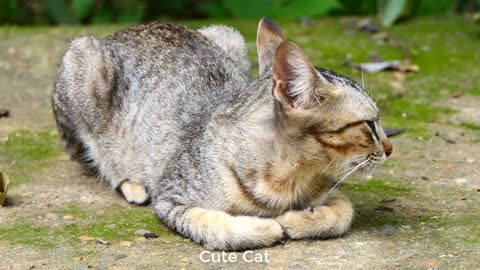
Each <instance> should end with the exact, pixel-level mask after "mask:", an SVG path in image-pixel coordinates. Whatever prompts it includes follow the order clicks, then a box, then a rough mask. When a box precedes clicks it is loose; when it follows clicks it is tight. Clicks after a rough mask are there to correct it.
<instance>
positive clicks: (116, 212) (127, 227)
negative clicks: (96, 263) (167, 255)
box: [0, 205, 176, 249]
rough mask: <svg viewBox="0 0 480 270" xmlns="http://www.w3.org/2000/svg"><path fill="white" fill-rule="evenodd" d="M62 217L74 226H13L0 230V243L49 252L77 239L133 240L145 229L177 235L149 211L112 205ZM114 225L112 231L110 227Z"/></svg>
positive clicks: (73, 210) (74, 210) (75, 209)
mask: <svg viewBox="0 0 480 270" xmlns="http://www.w3.org/2000/svg"><path fill="white" fill-rule="evenodd" d="M55 213H56V214H58V215H60V216H62V215H67V214H71V215H74V216H75V218H76V219H75V222H72V223H69V222H60V224H59V225H58V226H43V225H41V226H40V225H31V224H28V223H16V224H11V225H7V226H2V227H0V241H7V242H9V243H11V244H18V245H29V246H34V247H37V248H43V249H52V248H57V247H60V246H64V245H69V246H72V245H73V246H75V245H78V244H80V243H81V241H80V240H79V239H78V238H79V237H80V236H82V235H88V236H91V237H94V238H99V239H102V240H105V241H108V242H116V241H128V240H130V241H131V240H134V239H135V238H137V237H140V236H139V235H137V234H135V231H136V230H138V229H145V230H148V231H151V232H153V233H155V234H157V235H158V236H160V237H172V236H175V235H176V234H175V233H174V232H173V231H171V230H169V229H168V228H167V227H165V226H164V225H163V224H162V223H161V222H160V221H159V220H158V219H157V217H156V216H155V215H154V214H153V213H152V211H151V210H150V209H148V208H138V207H132V208H125V206H124V205H113V206H110V207H109V209H105V210H100V211H99V210H98V209H95V208H89V207H88V206H67V207H66V208H65V209H63V210H59V211H55ZM112 224H113V225H115V227H114V228H112V227H111V226H110V225H112Z"/></svg>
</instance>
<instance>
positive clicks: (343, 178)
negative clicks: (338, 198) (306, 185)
mask: <svg viewBox="0 0 480 270" xmlns="http://www.w3.org/2000/svg"><path fill="white" fill-rule="evenodd" d="M367 162H368V159H367V160H365V161H363V162H362V163H360V164H358V165H357V166H355V167H354V168H352V169H351V170H350V171H349V172H348V173H347V174H345V175H344V176H343V177H342V178H341V179H340V180H339V181H338V182H337V183H336V184H335V185H334V186H333V187H332V188H331V189H330V190H329V191H328V192H327V195H328V194H330V192H332V191H333V190H334V189H336V188H337V187H338V186H340V184H342V183H343V181H344V180H345V179H347V177H348V176H350V175H351V174H352V173H354V172H355V171H357V170H358V169H360V168H361V167H363V166H365V165H366V164H367Z"/></svg>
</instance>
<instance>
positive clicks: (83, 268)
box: [73, 265, 90, 270]
mask: <svg viewBox="0 0 480 270" xmlns="http://www.w3.org/2000/svg"><path fill="white" fill-rule="evenodd" d="M88 269H90V266H88V265H82V266H79V267H77V268H74V269H73V270H88Z"/></svg>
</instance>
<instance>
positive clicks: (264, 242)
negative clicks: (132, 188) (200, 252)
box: [153, 201, 283, 250]
mask: <svg viewBox="0 0 480 270" xmlns="http://www.w3.org/2000/svg"><path fill="white" fill-rule="evenodd" d="M153 209H154V212H155V213H156V214H157V216H158V217H159V218H160V220H162V221H163V223H164V224H165V225H167V226H168V227H170V228H171V229H173V230H175V231H177V232H178V233H180V234H181V235H183V236H185V237H188V238H190V239H191V240H193V241H194V242H196V243H198V244H200V245H202V246H204V247H205V248H206V249H208V250H245V249H252V248H260V247H266V246H270V245H272V244H274V243H276V242H278V241H279V240H281V239H282V237H283V230H282V227H281V226H280V224H279V223H277V222H276V221H275V220H274V219H269V218H259V217H253V216H232V215H230V214H227V213H225V212H222V211H217V210H209V209H205V208H200V207H195V206H189V205H178V204H174V203H172V202H168V201H157V202H156V203H155V204H153Z"/></svg>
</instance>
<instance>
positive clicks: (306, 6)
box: [268, 0, 341, 19]
mask: <svg viewBox="0 0 480 270" xmlns="http://www.w3.org/2000/svg"><path fill="white" fill-rule="evenodd" d="M336 8H341V5H340V3H339V2H338V1H337V0H322V1H318V0H296V1H291V2H289V3H288V4H287V5H285V6H284V7H280V8H278V9H274V10H271V12H270V13H269V14H268V15H269V16H271V17H273V18H287V19H291V18H298V17H301V16H307V17H310V16H324V15H327V14H328V12H330V11H331V10H333V9H336Z"/></svg>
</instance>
